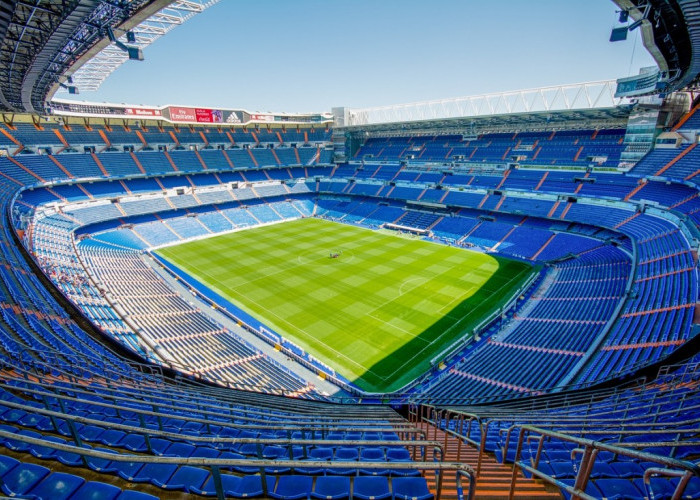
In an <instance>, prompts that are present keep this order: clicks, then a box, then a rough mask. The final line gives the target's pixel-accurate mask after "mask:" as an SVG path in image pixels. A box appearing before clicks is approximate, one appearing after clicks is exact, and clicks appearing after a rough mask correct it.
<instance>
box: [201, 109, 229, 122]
mask: <svg viewBox="0 0 700 500" xmlns="http://www.w3.org/2000/svg"><path fill="white" fill-rule="evenodd" d="M194 111H195V115H196V116H197V123H221V122H222V121H224V120H223V113H222V112H221V110H220V109H204V108H196V109H195V110H194Z"/></svg>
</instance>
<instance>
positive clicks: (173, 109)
mask: <svg viewBox="0 0 700 500" xmlns="http://www.w3.org/2000/svg"><path fill="white" fill-rule="evenodd" d="M168 109H170V119H171V120H172V121H174V122H196V121H197V114H196V113H195V109H194V108H180V107H177V106H170V108H168Z"/></svg>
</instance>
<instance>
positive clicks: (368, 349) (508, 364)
mask: <svg viewBox="0 0 700 500" xmlns="http://www.w3.org/2000/svg"><path fill="white" fill-rule="evenodd" d="M216 3H217V0H110V1H107V0H74V1H60V2H58V1H46V0H35V1H34V0H32V1H23V0H9V1H5V2H2V3H0V43H1V44H2V50H1V51H0V60H1V62H0V75H2V78H0V112H1V117H2V123H1V124H0V203H1V205H2V214H1V215H0V217H2V224H1V226H2V231H1V233H0V250H1V251H0V278H1V279H0V312H1V313H2V315H1V316H0V366H1V369H0V399H1V401H0V441H1V443H0V496H3V497H15V498H31V499H50V500H53V499H65V500H71V499H75V500H78V499H80V500H82V499H100V500H101V499H106V500H113V499H119V500H148V499H154V498H164V499H184V498H200V497H202V498H203V497H215V498H217V499H224V498H273V499H278V500H300V499H312V498H313V499H319V500H355V499H357V500H382V499H391V500H441V499H444V500H463V499H467V500H471V499H482V498H492V499H498V498H503V499H505V498H508V499H513V498H520V499H540V498H553V499H555V498H565V499H570V498H575V499H611V500H612V499H619V500H621V499H640V500H641V499H653V500H658V499H674V500H675V499H692V498H700V390H699V389H700V338H699V337H700V336H698V335H697V334H698V332H700V327H699V325H700V307H699V306H698V304H699V303H698V298H699V295H700V286H699V284H698V247H699V245H700V148H697V144H698V142H699V140H700V93H699V92H698V89H700V3H698V2H697V1H694V0H612V1H611V2H610V4H611V5H610V6H611V7H612V8H614V9H615V13H616V17H615V19H614V24H613V27H612V32H611V34H610V40H609V42H608V40H607V39H606V40H605V42H606V43H614V42H616V41H622V40H625V39H626V38H627V36H628V35H629V36H631V37H632V36H637V37H639V39H640V40H641V41H642V43H643V47H639V48H638V49H637V50H640V51H641V50H644V51H646V53H647V54H648V56H649V57H650V58H651V59H652V60H653V61H654V64H655V66H650V67H644V68H642V69H641V70H640V71H639V73H638V74H635V75H633V76H622V74H620V75H619V76H620V77H619V78H618V79H616V80H605V81H593V82H587V83H578V84H569V85H559V86H549V87H542V88H534V89H529V90H513V91H508V92H500V93H498V92H495V93H489V94H483V95H477V96H472V97H460V98H445V99H440V100H439V101H429V100H426V101H422V102H414V103H412V104H403V105H392V104H389V103H387V105H383V106H377V107H363V108H353V107H342V106H341V107H333V108H332V109H327V110H322V111H318V110H316V111H313V112H308V113H301V112H293V113H290V112H285V111H284V110H282V111H280V112H260V111H251V110H249V109H245V107H239V108H236V107H221V108H210V107H197V106H200V105H201V103H197V102H191V103H188V104H189V105H187V106H185V105H155V104H153V105H148V104H138V105H137V104H116V103H111V104H110V103H97V102H90V101H87V100H86V101H82V100H79V99H78V98H77V97H76V96H75V95H76V94H80V93H81V92H89V91H94V90H96V89H97V88H99V87H100V86H101V85H102V83H103V81H105V80H106V79H108V78H109V75H110V74H111V73H112V72H114V71H115V70H117V68H119V67H120V66H121V65H122V64H124V63H127V64H141V65H148V64H149V58H148V57H144V49H145V48H146V47H148V46H149V45H150V44H151V43H153V42H154V41H155V40H157V39H158V38H160V37H162V36H164V35H166V34H168V33H169V32H170V31H171V29H176V28H177V27H178V26H180V25H181V24H183V23H186V22H188V23H189V22H190V21H189V20H190V19H206V17H205V16H207V11H208V9H209V8H210V7H212V6H214V5H215V4H216ZM582 8H585V7H582ZM212 10H213V9H212ZM534 10H536V9H535V7H534V4H533V15H535V14H534ZM209 12H211V11H209ZM601 21H602V22H603V23H604V22H606V21H608V22H609V21H610V19H607V20H605V19H603V20H601ZM489 22H490V21H489ZM493 23H494V24H495V23H496V21H493ZM192 43H196V42H194V41H193V42H192ZM425 43H429V42H428V41H426V42H425ZM130 61H143V62H141V63H132V62H130ZM314 64H315V67H316V68H317V69H316V70H318V68H319V66H321V65H322V63H319V62H318V61H316V62H315V63H314ZM316 70H315V71H316ZM621 73H622V71H621ZM319 75H320V73H319ZM356 76H359V73H358V74H357V75H356ZM319 78H320V76H319ZM319 81H320V80H319ZM509 83H510V84H512V85H514V88H515V89H517V88H518V75H517V74H514V76H513V78H511V79H510V82H509ZM328 84H329V83H328V81H325V83H324V85H328ZM309 91H310V92H312V90H311V89H310V90H309ZM339 104H342V103H339ZM231 105H232V106H236V103H235V102H232V103H231ZM292 106H293V103H292V102H290V108H291V107H292Z"/></svg>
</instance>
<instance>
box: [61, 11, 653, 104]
mask: <svg viewBox="0 0 700 500" xmlns="http://www.w3.org/2000/svg"><path fill="white" fill-rule="evenodd" d="M615 10H616V6H615V4H613V3H612V1H611V0H536V1H525V0H500V1H498V2H497V1H493V0H491V1H483V0H431V1H425V0H423V1H418V0H265V1H250V0H248V1H241V0H221V1H220V2H219V3H218V4H216V5H214V6H212V7H210V8H209V9H208V10H207V11H205V12H204V13H202V14H199V15H197V16H195V17H194V18H192V19H191V20H190V21H188V22H187V23H185V24H184V25H183V26H180V27H177V28H175V29H174V30H173V31H171V32H170V33H169V34H168V35H166V36H165V37H162V38H161V39H160V40H158V41H157V42H155V43H154V44H152V45H151V46H150V47H148V48H147V49H146V50H145V51H144V55H145V61H143V62H136V61H129V62H127V63H125V64H124V65H122V66H121V67H120V68H119V69H118V70H117V71H115V72H114V73H113V74H112V75H111V76H110V77H109V78H108V79H107V80H106V81H105V83H104V84H103V85H102V87H101V88H100V89H99V90H98V91H97V92H82V93H81V94H80V95H79V96H75V97H78V98H79V99H80V100H86V101H93V102H116V103H121V102H124V103H129V104H147V105H165V104H185V105H197V106H204V107H229V108H246V109H249V110H251V111H287V112H306V111H308V112H317V111H329V110H330V108H331V107H333V106H348V107H367V106H381V105H387V104H398V103H405V102H414V101H423V100H430V99H440V98H448V97H459V96H468V95H477V94H484V93H490V92H498V91H507V90H517V89H526V88H535V87H542V86H549V85H557V84H568V83H578V82H585V81H594V80H604V79H614V78H619V77H623V76H628V75H629V74H636V73H637V72H638V70H639V68H640V67H642V66H650V65H654V63H653V60H652V59H651V57H650V56H649V55H648V53H647V51H646V50H645V49H644V47H643V45H642V43H641V39H640V38H639V30H637V31H636V32H635V33H634V34H631V36H630V37H629V39H628V40H627V41H625V42H618V43H610V42H608V38H609V35H610V29H611V28H612V27H613V25H615V21H616V17H617V16H616V14H615ZM635 40H636V46H635ZM630 69H631V72H630ZM59 96H60V97H67V96H66V95H63V94H59ZM71 97H72V98H73V97H74V96H71Z"/></svg>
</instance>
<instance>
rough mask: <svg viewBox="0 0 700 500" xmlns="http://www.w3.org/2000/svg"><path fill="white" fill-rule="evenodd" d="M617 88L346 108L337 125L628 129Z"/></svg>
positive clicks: (604, 85) (579, 87) (599, 85)
mask: <svg viewBox="0 0 700 500" xmlns="http://www.w3.org/2000/svg"><path fill="white" fill-rule="evenodd" d="M615 85H616V83H615V81H601V82H589V83H580V84H574V85H559V86H554V87H544V88H540V89H528V90H517V91H509V92H500V93H494V94H485V95H479V96H470V97H459V98H455V99H441V100H435V101H425V102H417V103H410V104H400V105H396V106H381V107H375V108H363V109H342V108H341V109H342V114H343V116H342V117H340V116H338V118H337V120H336V125H340V124H342V125H343V126H344V128H345V129H346V130H349V131H354V130H363V131H367V132H369V133H371V132H375V131H381V132H382V133H387V132H401V131H404V132H409V131H410V132H411V133H431V131H432V130H437V129H442V130H444V129H453V130H463V131H469V130H471V129H473V130H475V131H478V132H479V133H481V132H484V131H501V130H503V131H508V130H514V129H516V128H518V129H520V128H522V127H526V128H528V129H538V128H549V129H552V128H563V129H569V128H577V127H578V128H588V127H590V126H591V124H595V122H598V121H604V122H605V123H606V126H610V124H611V122H613V121H615V120H619V122H620V125H621V126H625V124H626V121H627V118H628V117H629V114H630V112H631V110H632V107H633V105H632V102H631V101H630V100H629V99H620V98H616V97H615V96H614V92H615ZM334 112H335V113H336V114H337V113H339V111H334Z"/></svg>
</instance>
